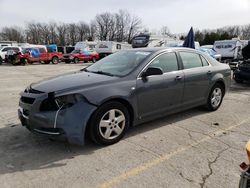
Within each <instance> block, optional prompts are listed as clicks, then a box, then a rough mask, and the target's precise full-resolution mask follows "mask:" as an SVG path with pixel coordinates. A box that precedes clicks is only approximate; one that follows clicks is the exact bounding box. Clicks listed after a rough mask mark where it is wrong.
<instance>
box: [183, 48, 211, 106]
mask: <svg viewBox="0 0 250 188" xmlns="http://www.w3.org/2000/svg"><path fill="white" fill-rule="evenodd" d="M179 54H180V57H181V60H182V63H183V68H184V69H183V72H184V77H185V86H184V96H183V105H184V106H186V105H188V106H190V105H197V104H201V103H203V102H204V101H205V100H206V97H207V92H208V88H209V83H210V79H211V75H212V67H211V65H210V64H209V63H208V61H207V60H206V59H205V58H204V57H203V56H202V55H200V54H198V53H194V52H184V51H183V52H179Z"/></svg>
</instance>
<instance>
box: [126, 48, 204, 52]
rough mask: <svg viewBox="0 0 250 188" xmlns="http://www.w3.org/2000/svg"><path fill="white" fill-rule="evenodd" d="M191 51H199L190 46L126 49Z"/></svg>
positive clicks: (135, 49)
mask: <svg viewBox="0 0 250 188" xmlns="http://www.w3.org/2000/svg"><path fill="white" fill-rule="evenodd" d="M167 50H174V51H191V52H199V51H198V50H195V49H192V48H184V47H152V48H133V49H129V50H126V51H145V52H160V51H167Z"/></svg>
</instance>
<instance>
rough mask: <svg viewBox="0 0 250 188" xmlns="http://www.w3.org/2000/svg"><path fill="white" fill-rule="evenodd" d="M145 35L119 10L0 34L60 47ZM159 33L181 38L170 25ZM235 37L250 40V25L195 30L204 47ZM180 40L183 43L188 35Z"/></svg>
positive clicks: (138, 22)
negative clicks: (87, 20) (75, 21)
mask: <svg viewBox="0 0 250 188" xmlns="http://www.w3.org/2000/svg"><path fill="white" fill-rule="evenodd" d="M141 32H148V29H145V27H143V25H142V20H141V19H140V18H139V17H137V16H135V15H131V14H130V13H129V12H128V11H126V10H119V11H118V12H116V13H110V12H104V13H101V14H97V15H96V16H95V18H94V19H93V20H92V21H91V22H90V23H86V22H84V21H80V22H78V23H56V22H49V23H41V22H29V23H28V24H26V25H25V27H16V26H12V27H4V28H2V29H1V31H0V40H5V41H17V42H19V43H24V42H27V43H32V44H57V45H59V46H65V45H75V43H76V42H78V41H84V40H89V41H91V40H109V41H118V42H128V43H130V42H131V40H132V38H133V37H134V36H135V35H137V34H139V33H141ZM187 32H188V31H187ZM158 33H161V34H163V35H168V36H174V37H176V36H178V35H176V34H172V33H171V32H170V30H169V28H168V27H167V26H163V27H162V28H161V30H160V31H159V32H158ZM234 37H240V38H241V39H246V40H249V39H250V24H248V25H244V26H227V27H223V28H219V29H215V30H199V29H195V40H196V41H199V42H200V44H201V45H205V44H213V43H214V41H216V40H225V39H232V38H234ZM179 38H180V39H182V40H183V39H184V38H185V35H182V36H180V37H179Z"/></svg>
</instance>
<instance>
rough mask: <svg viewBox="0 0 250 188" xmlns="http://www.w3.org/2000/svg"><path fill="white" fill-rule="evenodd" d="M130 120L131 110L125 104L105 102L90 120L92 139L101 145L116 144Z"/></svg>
mask: <svg viewBox="0 0 250 188" xmlns="http://www.w3.org/2000/svg"><path fill="white" fill-rule="evenodd" d="M129 122H130V116H129V112H128V110H127V108H126V107H125V106H124V105H123V104H121V103H119V102H108V103H105V104H104V105H102V106H101V107H100V108H99V109H97V111H96V112H95V113H94V114H93V116H92V118H91V120H90V136H91V139H92V140H93V141H94V142H96V143H97V144H101V145H111V144H114V143H116V142H118V141H119V140H121V138H122V137H123V136H124V135H125V132H126V130H127V128H128V127H129Z"/></svg>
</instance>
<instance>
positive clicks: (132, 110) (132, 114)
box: [84, 97, 134, 138]
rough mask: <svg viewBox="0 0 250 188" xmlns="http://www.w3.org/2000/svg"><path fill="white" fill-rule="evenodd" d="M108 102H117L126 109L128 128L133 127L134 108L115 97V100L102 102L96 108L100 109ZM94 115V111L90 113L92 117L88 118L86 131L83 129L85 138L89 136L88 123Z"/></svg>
mask: <svg viewBox="0 0 250 188" xmlns="http://www.w3.org/2000/svg"><path fill="white" fill-rule="evenodd" d="M108 102H119V103H121V104H122V105H124V106H125V107H126V108H127V110H128V112H129V115H130V122H129V127H131V126H132V125H133V121H134V108H133V106H132V105H131V103H130V102H129V101H128V100H126V99H124V98H121V97H115V98H110V99H108V100H105V101H103V102H102V103H101V104H99V105H98V107H100V106H102V105H104V104H105V103H108ZM97 109H98V108H97ZM97 109H96V110H97ZM94 113H95V111H94V112H93V113H92V115H91V116H90V118H89V120H88V123H87V126H86V129H85V133H84V134H85V138H88V136H89V130H90V121H91V118H92V117H93V114H94Z"/></svg>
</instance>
